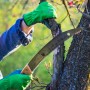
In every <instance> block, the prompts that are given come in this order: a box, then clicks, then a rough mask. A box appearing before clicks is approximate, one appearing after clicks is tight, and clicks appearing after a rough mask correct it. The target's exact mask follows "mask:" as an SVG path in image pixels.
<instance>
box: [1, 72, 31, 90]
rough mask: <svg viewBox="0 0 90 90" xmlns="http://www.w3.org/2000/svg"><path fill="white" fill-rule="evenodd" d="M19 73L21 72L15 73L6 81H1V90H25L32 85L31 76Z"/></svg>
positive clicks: (6, 78)
mask: <svg viewBox="0 0 90 90" xmlns="http://www.w3.org/2000/svg"><path fill="white" fill-rule="evenodd" d="M15 73H16V74H15ZM18 73H19V71H18V72H17V71H15V72H13V73H12V74H10V75H9V76H7V77H5V78H4V79H1V80H0V90H23V88H25V87H26V86H27V85H28V84H29V83H30V81H31V76H30V75H24V74H18Z"/></svg>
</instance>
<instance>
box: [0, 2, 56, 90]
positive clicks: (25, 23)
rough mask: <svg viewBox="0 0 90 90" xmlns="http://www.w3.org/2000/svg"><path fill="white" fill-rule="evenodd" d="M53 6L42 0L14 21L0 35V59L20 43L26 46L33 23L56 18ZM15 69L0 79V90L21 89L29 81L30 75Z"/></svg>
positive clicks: (30, 38) (30, 37) (30, 39)
mask: <svg viewBox="0 0 90 90" xmlns="http://www.w3.org/2000/svg"><path fill="white" fill-rule="evenodd" d="M56 17H57V15H56V11H55V8H54V7H53V6H52V5H51V4H50V3H48V2H46V1H44V2H42V3H40V4H39V5H38V7H37V8H36V9H35V10H33V11H32V12H29V13H26V14H24V15H23V18H21V19H18V20H17V21H16V23H15V24H14V25H13V26H12V27H11V28H10V29H9V30H7V31H5V32H4V33H3V34H2V35H1V36H0V61H3V58H4V57H5V56H6V55H8V54H9V53H12V52H13V51H15V50H16V49H17V48H18V47H19V46H20V45H21V44H22V45H24V46H26V45H28V44H29V43H30V42H31V41H32V35H31V34H32V33H31V31H32V30H33V25H34V24H36V23H42V21H43V20H45V19H48V18H56ZM20 72H21V71H20V70H16V71H14V72H13V73H11V74H10V75H8V76H6V77H4V78H2V79H1V80H0V90H23V89H24V88H25V87H26V86H27V84H28V83H30V81H31V75H25V74H20Z"/></svg>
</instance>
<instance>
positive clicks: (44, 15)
mask: <svg viewBox="0 0 90 90" xmlns="http://www.w3.org/2000/svg"><path fill="white" fill-rule="evenodd" d="M56 17H57V15H56V11H55V8H54V7H53V5H51V4H50V3H48V2H46V1H45V2H42V3H40V4H39V6H38V7H37V8H36V9H35V10H33V11H32V12H29V13H27V14H24V15H23V18H24V22H25V23H26V25H27V26H31V25H33V24H36V23H40V22H42V21H43V20H44V19H48V18H56Z"/></svg>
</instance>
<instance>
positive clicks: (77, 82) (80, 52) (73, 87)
mask: <svg viewBox="0 0 90 90" xmlns="http://www.w3.org/2000/svg"><path fill="white" fill-rule="evenodd" d="M85 13H87V14H89V15H90V0H88V4H87V10H86V9H85ZM89 23H90V19H88V18H86V17H85V16H82V19H81V21H80V23H79V25H78V27H83V31H82V32H81V33H79V34H77V35H75V36H74V37H73V41H72V43H71V46H70V49H69V52H68V55H67V58H66V60H65V62H64V63H63V60H64V59H63V55H64V54H63V52H64V51H63V50H64V49H63V47H64V45H61V46H59V47H58V48H57V49H56V50H55V53H54V65H53V67H54V71H53V77H52V82H51V84H50V88H49V89H48V90H87V80H88V75H89V65H90V27H89Z"/></svg>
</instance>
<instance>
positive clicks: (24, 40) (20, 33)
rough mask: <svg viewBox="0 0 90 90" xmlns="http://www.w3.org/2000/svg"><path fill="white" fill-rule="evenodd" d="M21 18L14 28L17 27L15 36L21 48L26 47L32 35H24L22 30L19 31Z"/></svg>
mask: <svg viewBox="0 0 90 90" xmlns="http://www.w3.org/2000/svg"><path fill="white" fill-rule="evenodd" d="M22 20H23V18H21V19H18V20H17V22H16V27H17V34H18V37H19V40H20V43H21V44H22V45H23V46H26V45H28V44H29V43H30V42H31V41H32V34H29V35H26V34H25V33H24V32H23V31H22V29H21V22H22Z"/></svg>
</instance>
